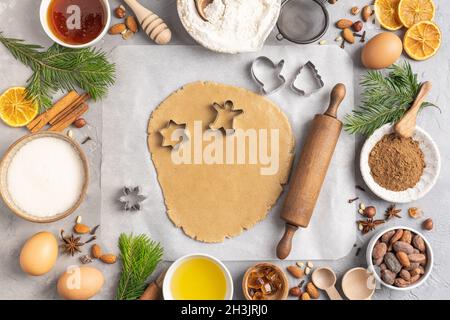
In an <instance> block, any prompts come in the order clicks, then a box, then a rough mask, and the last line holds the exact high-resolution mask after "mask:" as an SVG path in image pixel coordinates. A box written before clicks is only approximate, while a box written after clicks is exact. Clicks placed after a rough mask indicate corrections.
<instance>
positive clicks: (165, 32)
mask: <svg viewBox="0 0 450 320" xmlns="http://www.w3.org/2000/svg"><path fill="white" fill-rule="evenodd" d="M124 1H125V3H126V4H127V5H128V6H129V7H130V8H131V10H133V12H134V14H135V15H136V18H137V19H138V21H139V24H140V25H141V26H142V30H144V32H145V33H146V34H147V35H148V36H149V37H150V39H152V40H153V41H155V43H156V44H167V43H169V42H170V39H172V32H171V31H170V29H169V27H167V25H166V24H165V22H164V21H163V20H162V19H161V18H160V17H158V16H157V15H156V14H154V13H153V12H151V11H150V10H148V9H147V8H145V7H144V6H142V5H141V4H140V3H139V2H137V0H124Z"/></svg>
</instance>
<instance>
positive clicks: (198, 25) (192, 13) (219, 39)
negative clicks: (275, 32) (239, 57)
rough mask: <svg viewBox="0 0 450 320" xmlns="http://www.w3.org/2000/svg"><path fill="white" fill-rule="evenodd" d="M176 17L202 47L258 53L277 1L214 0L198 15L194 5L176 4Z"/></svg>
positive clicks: (184, 1) (275, 13)
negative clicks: (177, 14)
mask: <svg viewBox="0 0 450 320" xmlns="http://www.w3.org/2000/svg"><path fill="white" fill-rule="evenodd" d="M178 13H179V15H180V19H181V21H182V23H183V25H184V26H185V28H186V30H187V31H188V32H189V33H190V34H191V36H192V37H193V38H194V39H195V40H196V41H198V42H199V43H200V44H202V45H203V46H205V47H207V48H209V49H211V50H215V51H220V52H229V53H238V52H249V51H257V50H259V49H261V47H262V46H263V44H264V41H265V40H266V39H267V37H268V36H269V34H270V32H271V31H272V29H273V27H274V26H275V24H276V21H277V19H278V15H279V13H280V0H214V1H213V3H211V4H210V5H208V6H207V7H206V9H205V15H206V17H207V18H208V21H204V20H203V19H202V18H201V17H200V16H199V14H198V12H197V9H196V6H195V1H190V0H178Z"/></svg>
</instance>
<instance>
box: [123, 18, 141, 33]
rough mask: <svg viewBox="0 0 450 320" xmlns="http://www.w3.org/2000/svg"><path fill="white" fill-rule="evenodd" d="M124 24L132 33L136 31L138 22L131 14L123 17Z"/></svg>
mask: <svg viewBox="0 0 450 320" xmlns="http://www.w3.org/2000/svg"><path fill="white" fill-rule="evenodd" d="M125 25H126V26H127V28H128V29H129V30H130V31H131V32H133V33H136V32H138V24H137V22H136V19H135V18H134V17H133V16H128V17H127V18H126V19H125Z"/></svg>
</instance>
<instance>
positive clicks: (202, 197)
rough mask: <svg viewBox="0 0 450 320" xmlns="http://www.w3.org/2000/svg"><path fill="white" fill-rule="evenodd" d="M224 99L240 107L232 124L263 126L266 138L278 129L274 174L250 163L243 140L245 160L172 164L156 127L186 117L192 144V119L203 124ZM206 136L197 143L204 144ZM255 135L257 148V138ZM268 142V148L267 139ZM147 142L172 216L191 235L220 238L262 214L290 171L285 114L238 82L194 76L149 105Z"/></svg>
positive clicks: (289, 133) (246, 226) (291, 148)
mask: <svg viewBox="0 0 450 320" xmlns="http://www.w3.org/2000/svg"><path fill="white" fill-rule="evenodd" d="M227 100H231V101H233V103H234V106H235V107H236V108H237V109H242V110H243V113H242V114H240V115H239V116H238V117H236V118H235V119H234V126H235V129H243V130H247V129H255V130H257V132H259V130H260V129H267V135H268V136H269V138H268V139H266V141H270V139H271V138H273V137H274V136H273V135H271V129H275V130H276V129H278V133H279V144H278V145H279V152H278V159H279V169H278V171H277V172H276V173H275V174H273V175H262V174H261V170H260V169H261V168H266V167H268V165H264V164H261V162H260V161H258V162H257V163H256V164H250V163H249V161H248V159H249V157H248V156H249V154H248V151H249V145H248V144H247V145H246V153H247V155H246V159H247V161H246V163H245V164H236V163H234V164H229V163H222V164H217V163H215V164H204V163H203V164H194V163H192V164H186V163H183V164H175V163H174V162H173V161H172V158H171V151H172V149H171V148H168V147H162V146H161V144H162V136H161V134H160V132H159V131H160V130H161V129H162V128H164V127H166V126H167V123H168V122H169V121H170V120H173V121H175V122H176V123H186V128H187V129H188V130H189V141H188V142H183V143H188V144H189V143H190V144H191V147H190V148H191V150H193V149H194V139H195V138H194V137H193V136H192V134H193V132H194V122H197V123H198V121H201V123H202V129H203V130H207V129H208V127H209V125H210V124H211V123H212V122H213V121H214V119H215V117H216V114H217V113H216V111H215V110H214V109H213V108H212V105H213V103H214V102H216V103H219V104H224V103H225V101H227ZM232 138H233V135H227V136H225V134H224V133H223V139H224V141H225V140H226V139H232ZM274 139H275V138H274ZM275 140H276V139H275ZM211 141H215V140H211ZM211 141H210V142H208V141H206V142H205V141H203V142H202V143H201V145H202V148H203V150H205V147H206V146H207V145H209V144H211ZM258 141H259V142H258V151H259V145H260V143H261V141H262V140H258ZM224 145H225V146H226V144H224ZM268 145H269V150H270V149H271V147H270V146H271V144H270V142H269V144H268ZM148 147H149V150H150V153H151V156H152V161H153V164H154V165H155V168H156V172H157V175H158V181H159V184H160V186H161V188H162V192H163V195H164V200H165V205H166V208H167V214H168V216H169V218H170V219H171V221H172V222H173V223H174V224H175V226H176V227H181V228H182V229H183V231H184V232H185V233H186V234H187V235H188V236H189V237H191V238H193V239H196V240H199V241H203V242H223V241H224V240H225V238H231V237H234V236H237V235H239V234H240V233H241V232H242V231H243V230H245V229H249V228H251V227H252V226H253V225H255V224H256V223H257V222H259V221H261V220H263V219H264V218H265V217H266V215H267V213H268V212H269V210H270V209H271V207H272V206H273V205H274V204H275V202H276V201H277V199H278V197H279V196H280V194H281V192H282V190H283V185H284V184H285V183H286V182H287V179H288V176H289V172H290V168H291V165H292V160H293V153H294V136H293V133H292V129H291V126H290V124H289V121H288V119H287V117H286V116H285V115H284V113H283V112H282V111H281V110H280V109H279V108H278V107H277V106H276V105H275V104H274V103H273V102H271V101H269V100H268V99H267V98H265V97H262V96H260V95H257V94H255V93H253V92H251V91H248V90H246V89H243V88H239V87H234V86H229V85H224V84H219V83H213V82H194V83H190V84H187V85H185V86H184V87H183V88H181V89H180V90H178V91H176V92H174V93H173V94H172V95H170V96H169V97H168V98H167V99H166V100H165V101H163V102H162V103H161V104H160V105H159V106H158V107H157V108H156V109H155V110H154V111H153V113H152V114H151V117H150V121H149V124H148ZM224 149H225V147H224ZM270 151H271V150H270ZM192 154H193V152H192ZM224 154H225V152H224ZM270 154H271V152H269V155H270ZM272 156H273V157H275V156H276V155H273V154H272ZM261 237H264V235H261Z"/></svg>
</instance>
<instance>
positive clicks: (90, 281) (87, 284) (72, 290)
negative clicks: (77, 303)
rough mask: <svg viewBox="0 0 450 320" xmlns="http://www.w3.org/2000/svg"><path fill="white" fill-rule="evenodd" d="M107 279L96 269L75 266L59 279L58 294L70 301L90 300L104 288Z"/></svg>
mask: <svg viewBox="0 0 450 320" xmlns="http://www.w3.org/2000/svg"><path fill="white" fill-rule="evenodd" d="M104 283H105V278H104V277H103V274H102V273H101V271H99V270H98V269H96V268H94V267H88V266H74V267H71V268H69V269H68V270H67V271H66V272H64V273H63V274H62V275H61V276H60V277H59V279H58V283H57V290H58V294H59V295H60V296H61V297H63V298H64V299H68V300H88V299H90V298H92V297H93V296H95V295H96V294H97V293H98V292H99V291H100V290H101V289H102V287H103V284H104Z"/></svg>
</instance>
